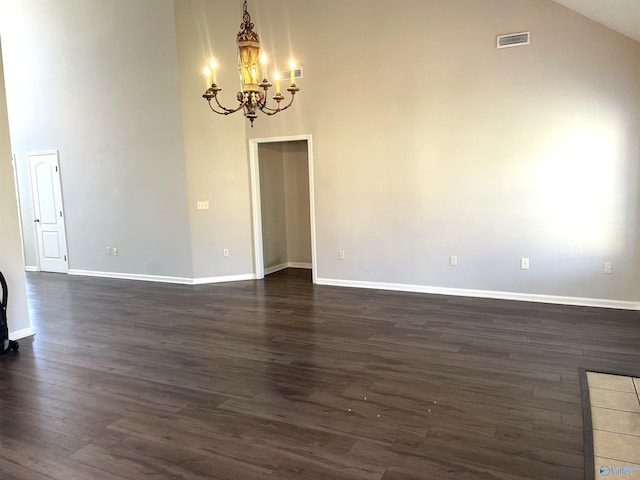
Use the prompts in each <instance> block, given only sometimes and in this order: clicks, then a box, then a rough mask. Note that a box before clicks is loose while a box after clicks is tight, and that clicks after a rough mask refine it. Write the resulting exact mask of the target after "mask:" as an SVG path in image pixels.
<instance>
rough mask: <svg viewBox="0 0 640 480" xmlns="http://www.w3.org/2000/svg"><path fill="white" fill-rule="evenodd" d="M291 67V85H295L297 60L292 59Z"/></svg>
mask: <svg viewBox="0 0 640 480" xmlns="http://www.w3.org/2000/svg"><path fill="white" fill-rule="evenodd" d="M289 68H290V69H291V85H294V84H295V83H296V81H295V80H296V62H295V61H293V60H291V62H290V63H289Z"/></svg>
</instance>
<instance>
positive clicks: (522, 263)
mask: <svg viewBox="0 0 640 480" xmlns="http://www.w3.org/2000/svg"><path fill="white" fill-rule="evenodd" d="M520 268H521V269H522V270H529V259H528V258H525V257H522V258H521V259H520Z"/></svg>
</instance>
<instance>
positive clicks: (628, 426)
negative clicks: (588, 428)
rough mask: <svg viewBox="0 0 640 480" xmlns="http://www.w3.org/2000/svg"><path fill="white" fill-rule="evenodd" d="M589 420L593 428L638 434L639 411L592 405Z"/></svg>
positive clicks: (639, 427)
mask: <svg viewBox="0 0 640 480" xmlns="http://www.w3.org/2000/svg"><path fill="white" fill-rule="evenodd" d="M591 422H592V424H593V429H594V430H605V431H607V432H613V433H624V434H626V435H636V436H640V413H632V412H622V411H619V410H610V409H608V408H600V407H592V408H591Z"/></svg>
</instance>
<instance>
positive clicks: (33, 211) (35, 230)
mask: <svg viewBox="0 0 640 480" xmlns="http://www.w3.org/2000/svg"><path fill="white" fill-rule="evenodd" d="M45 155H55V156H56V168H57V172H58V184H59V189H60V209H61V210H62V238H63V239H64V256H65V257H66V261H65V264H66V272H65V273H69V244H68V242H67V225H66V220H67V214H66V212H65V211H64V196H63V194H62V171H61V168H60V152H59V151H58V150H43V151H37V152H27V165H28V167H29V189H30V190H31V214H32V220H34V221H33V222H32V228H33V236H34V238H35V242H34V245H35V247H36V261H37V262H38V265H37V268H38V271H42V262H41V260H42V259H41V258H40V239H39V238H38V227H37V225H36V224H35V219H36V218H37V216H36V213H37V212H36V208H37V206H36V202H35V198H34V194H35V188H34V185H33V175H32V168H31V158H32V157H40V156H45Z"/></svg>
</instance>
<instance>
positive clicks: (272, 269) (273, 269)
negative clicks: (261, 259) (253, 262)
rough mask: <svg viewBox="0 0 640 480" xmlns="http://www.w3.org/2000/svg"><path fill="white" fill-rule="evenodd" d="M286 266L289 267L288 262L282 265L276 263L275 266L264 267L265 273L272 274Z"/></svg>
mask: <svg viewBox="0 0 640 480" xmlns="http://www.w3.org/2000/svg"><path fill="white" fill-rule="evenodd" d="M285 268H289V264H288V263H281V264H280V265H274V266H273V267H267V268H265V269H264V274H265V275H270V274H272V273H276V272H279V271H280V270H284V269H285Z"/></svg>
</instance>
